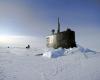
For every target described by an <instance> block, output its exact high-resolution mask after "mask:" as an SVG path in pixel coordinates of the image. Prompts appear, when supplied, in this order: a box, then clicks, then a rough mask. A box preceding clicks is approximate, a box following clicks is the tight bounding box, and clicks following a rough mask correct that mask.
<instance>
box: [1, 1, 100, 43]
mask: <svg viewBox="0 0 100 80" xmlns="http://www.w3.org/2000/svg"><path fill="white" fill-rule="evenodd" d="M58 16H59V17H60V23H61V30H64V29H66V28H68V27H69V28H71V29H72V30H75V31H76V39H77V41H78V42H80V41H82V40H83V41H84V37H87V38H91V40H93V38H92V36H94V37H95V38H97V37H98V39H97V40H100V38H99V37H100V36H99V34H100V1H99V0H0V35H20V36H21V35H22V36H23V35H24V36H36V37H45V36H46V35H49V34H51V32H50V31H51V29H56V28H57V17H58ZM86 41H88V39H87V40H86Z"/></svg>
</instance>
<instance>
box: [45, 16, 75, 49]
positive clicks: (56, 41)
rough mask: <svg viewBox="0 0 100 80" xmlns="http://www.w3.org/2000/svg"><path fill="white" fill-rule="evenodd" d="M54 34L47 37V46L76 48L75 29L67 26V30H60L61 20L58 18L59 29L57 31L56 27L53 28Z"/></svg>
mask: <svg viewBox="0 0 100 80" xmlns="http://www.w3.org/2000/svg"><path fill="white" fill-rule="evenodd" d="M51 32H52V34H51V35H49V36H47V37H46V40H47V44H46V45H47V47H48V48H50V47H52V48H54V49H57V48H59V47H62V48H66V49H68V48H74V47H77V46H76V41H75V31H73V30H71V29H70V28H67V30H65V31H60V22H59V18H58V29H57V32H55V29H52V30H51Z"/></svg>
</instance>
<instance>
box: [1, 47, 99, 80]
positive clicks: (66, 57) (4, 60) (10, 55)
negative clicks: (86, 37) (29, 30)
mask: <svg viewBox="0 0 100 80" xmlns="http://www.w3.org/2000/svg"><path fill="white" fill-rule="evenodd" d="M46 52H47V55H48V54H49V58H45V57H46ZM41 53H45V54H43V56H45V57H43V56H35V55H36V54H41ZM0 80H100V53H99V52H98V53H97V52H95V51H92V50H90V49H87V48H84V47H82V46H78V47H77V48H73V49H62V48H59V49H56V50H54V49H45V51H44V49H43V48H39V47H38V48H35V47H31V48H30V49H25V48H24V47H14V48H6V47H3V48H2V47H0Z"/></svg>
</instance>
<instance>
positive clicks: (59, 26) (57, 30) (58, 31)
mask: <svg viewBox="0 0 100 80" xmlns="http://www.w3.org/2000/svg"><path fill="white" fill-rule="evenodd" d="M59 32H60V22H59V17H58V30H57V33H59Z"/></svg>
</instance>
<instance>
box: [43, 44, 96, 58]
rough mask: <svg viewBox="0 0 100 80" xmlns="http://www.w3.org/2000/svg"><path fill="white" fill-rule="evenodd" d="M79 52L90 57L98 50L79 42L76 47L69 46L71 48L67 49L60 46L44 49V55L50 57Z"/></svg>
mask: <svg viewBox="0 0 100 80" xmlns="http://www.w3.org/2000/svg"><path fill="white" fill-rule="evenodd" d="M77 52H80V53H82V54H83V55H84V56H85V57H88V56H90V55H93V54H96V53H97V52H96V51H93V50H91V49H88V48H84V47H82V46H80V45H78V44H77V47H76V48H69V49H65V48H58V49H52V48H51V49H50V48H49V49H47V50H45V51H44V53H43V56H44V57H48V58H57V57H60V56H64V55H68V54H73V53H77ZM88 53H89V54H88Z"/></svg>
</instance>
